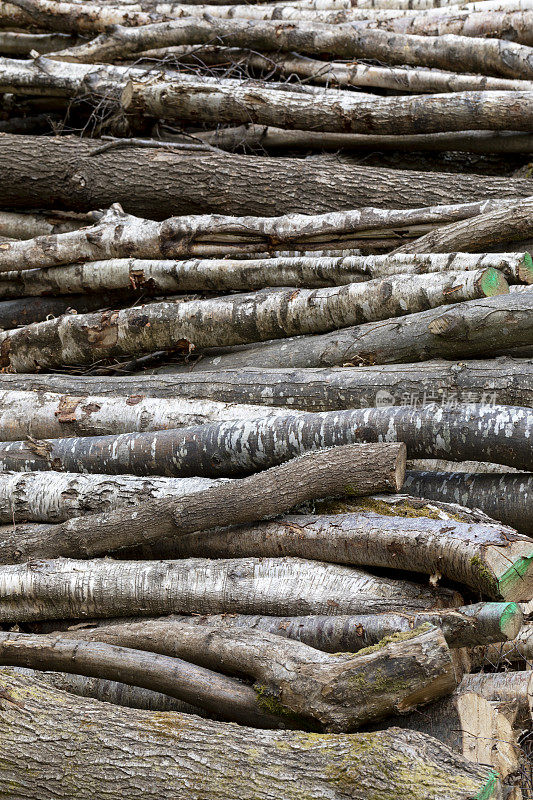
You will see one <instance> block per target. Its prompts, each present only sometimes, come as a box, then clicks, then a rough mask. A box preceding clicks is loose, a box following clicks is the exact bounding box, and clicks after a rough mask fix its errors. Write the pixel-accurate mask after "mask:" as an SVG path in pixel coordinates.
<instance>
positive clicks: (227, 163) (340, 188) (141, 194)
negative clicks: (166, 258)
mask: <svg viewBox="0 0 533 800" xmlns="http://www.w3.org/2000/svg"><path fill="white" fill-rule="evenodd" d="M513 46H514V45H513ZM99 149H101V145H100V143H99V142H97V141H94V140H91V139H88V138H86V139H80V138H78V137H69V136H61V137H43V136H38V137H31V136H10V135H8V134H6V135H4V136H2V137H0V182H1V184H2V203H3V205H4V206H6V207H8V208H14V209H16V208H24V209H31V208H35V207H36V206H38V207H40V208H58V207H63V208H69V209H73V210H77V211H90V210H92V209H94V208H106V207H108V206H110V205H111V204H112V203H115V202H118V203H121V205H122V206H123V207H124V208H125V209H126V211H128V212H131V213H136V214H140V215H143V214H144V215H146V216H148V217H150V216H154V217H156V218H159V219H162V218H163V219H164V218H165V217H169V216H171V215H173V214H195V213H200V214H205V213H223V214H236V215H252V214H255V215H257V216H276V215H280V214H288V213H292V212H300V213H304V214H317V213H322V212H331V211H334V210H345V209H353V208H360V207H361V206H371V205H374V206H379V207H387V205H390V204H392V203H393V204H394V207H395V208H417V207H420V205H421V204H423V205H437V204H439V203H451V202H453V203H462V202H470V201H476V202H477V201H479V200H482V199H488V198H497V199H501V198H505V197H513V198H516V197H524V196H528V195H531V194H532V192H533V180H532V179H529V178H510V177H508V176H506V177H504V178H495V177H484V176H479V175H450V174H446V173H434V174H432V173H428V172H416V171H414V170H405V171H402V170H393V169H376V168H372V167H361V166H349V165H345V164H339V163H338V162H333V163H332V162H324V161H321V162H318V161H306V160H302V159H297V158H296V159H291V158H277V159H275V161H273V160H272V159H270V158H258V157H253V156H238V155H231V156H230V155H227V154H225V153H214V152H213V153H211V152H210V153H194V152H191V153H183V152H178V153H177V152H169V151H164V150H158V151H156V152H155V153H154V151H153V150H147V149H143V148H142V147H133V146H132V147H129V148H126V149H118V150H116V149H113V150H107V151H105V152H103V153H101V154H98V155H94V156H92V157H91V153H94V151H95V150H99ZM217 187H218V188H217ZM287 187H289V189H287ZM215 188H216V191H215Z"/></svg>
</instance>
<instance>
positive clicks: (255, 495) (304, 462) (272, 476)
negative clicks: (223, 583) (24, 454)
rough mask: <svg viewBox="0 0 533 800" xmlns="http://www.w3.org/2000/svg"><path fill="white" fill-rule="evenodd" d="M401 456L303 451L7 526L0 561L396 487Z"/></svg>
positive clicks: (399, 452) (95, 548)
mask: <svg viewBox="0 0 533 800" xmlns="http://www.w3.org/2000/svg"><path fill="white" fill-rule="evenodd" d="M405 460H406V457H405V445H404V444H403V443H399V444H379V445H358V446H355V447H354V446H352V447H347V448H331V449H328V450H322V451H319V452H318V453H307V454H306V455H305V456H302V457H301V458H298V459H292V460H291V461H290V463H288V464H281V465H280V466H277V467H274V468H273V469H272V470H266V471H263V472H260V473H256V474H254V475H250V476H249V477H247V478H243V479H242V480H238V481H220V482H217V483H216V484H215V485H211V486H209V487H208V488H206V489H203V490H200V491H198V492H196V493H195V494H190V495H186V496H184V497H181V498H180V497H172V496H170V497H167V496H166V495H165V496H164V497H163V498H162V499H156V500H151V501H145V502H144V503H142V505H140V506H139V505H135V506H134V507H132V508H120V507H119V508H118V509H116V510H115V511H110V512H103V513H99V514H91V515H89V516H87V517H79V518H74V519H71V520H69V521H67V522H64V523H62V524H59V525H48V526H45V525H37V526H36V525H29V526H26V527H24V526H22V527H19V528H16V529H13V527H12V528H11V529H7V530H5V531H4V532H3V533H4V535H3V537H2V545H1V547H2V556H3V559H4V563H10V562H12V561H13V560H15V561H18V560H22V559H24V558H25V559H32V558H36V557H37V558H39V557H50V556H51V557H56V556H59V555H69V556H76V557H78V556H84V557H89V556H94V555H98V554H101V553H107V552H109V551H111V550H113V551H114V550H120V549H123V548H126V547H134V546H138V545H140V544H143V545H150V544H153V543H154V542H157V541H159V540H160V539H164V538H167V537H169V536H174V535H184V534H186V533H191V532H192V531H195V530H201V529H202V528H210V527H217V526H219V525H235V524H238V523H239V522H241V523H244V522H251V521H253V520H256V519H258V518H261V517H263V516H271V515H273V514H279V513H283V511H288V510H290V509H291V508H294V506H295V505H297V504H298V503H302V502H309V501H311V500H314V499H316V498H317V497H318V496H320V497H322V496H330V495H336V496H338V495H340V494H344V493H348V494H351V495H354V494H355V495H358V494H361V493H363V494H364V493H371V492H373V491H376V490H377V491H383V490H385V491H390V490H391V489H392V490H393V491H397V490H398V489H399V488H400V487H401V485H402V482H403V476H404V473H405ZM156 520H157V522H156Z"/></svg>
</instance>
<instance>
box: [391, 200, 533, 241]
mask: <svg viewBox="0 0 533 800" xmlns="http://www.w3.org/2000/svg"><path fill="white" fill-rule="evenodd" d="M532 219H533V197H529V198H527V199H525V200H522V201H520V202H519V203H516V204H511V205H509V206H507V208H504V209H496V210H494V211H489V212H488V213H487V214H480V215H479V216H477V217H476V220H475V223H474V224H473V225H472V224H469V225H468V226H466V225H465V224H464V223H462V222H454V223H452V224H451V225H446V226H444V227H443V228H441V229H440V230H438V231H431V232H430V233H427V234H426V235H425V236H421V237H420V239H417V240H416V241H414V242H409V244H406V245H403V246H402V247H399V248H398V249H397V251H396V252H400V253H426V252H434V253H453V252H454V251H455V250H467V251H468V250H483V248H484V247H485V246H486V245H489V246H490V245H494V244H496V243H497V242H512V241H519V240H520V239H524V238H527V237H528V236H531V235H532V234H533V221H532Z"/></svg>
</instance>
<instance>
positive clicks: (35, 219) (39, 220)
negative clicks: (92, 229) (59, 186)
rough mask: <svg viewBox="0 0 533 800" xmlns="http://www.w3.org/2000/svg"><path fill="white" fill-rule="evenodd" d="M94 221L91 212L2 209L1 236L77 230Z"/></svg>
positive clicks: (22, 237) (43, 234)
mask: <svg viewBox="0 0 533 800" xmlns="http://www.w3.org/2000/svg"><path fill="white" fill-rule="evenodd" d="M92 222H93V219H92V217H91V215H90V214H68V213H62V212H59V211H55V212H51V213H50V214H25V213H18V212H15V211H0V236H8V237H9V238H13V239H32V238H33V237H34V236H49V235H50V234H54V233H67V232H68V231H75V230H77V229H78V228H81V227H83V226H85V225H90V224H91V223H92Z"/></svg>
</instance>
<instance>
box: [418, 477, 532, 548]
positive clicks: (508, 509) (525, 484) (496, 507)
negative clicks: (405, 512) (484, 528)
mask: <svg viewBox="0 0 533 800" xmlns="http://www.w3.org/2000/svg"><path fill="white" fill-rule="evenodd" d="M404 488H405V489H406V490H409V492H411V493H412V494H414V495H417V496H418V497H428V498H429V499H434V500H444V501H448V502H450V503H459V504H460V505H462V506H468V507H471V508H472V507H473V508H480V509H481V510H482V511H484V512H485V513H486V514H488V515H489V516H490V517H493V518H494V519H497V520H500V522H503V523H504V524H505V525H510V526H511V527H512V528H516V530H517V531H519V532H520V533H523V534H526V535H528V536H531V535H532V534H533V517H532V514H531V509H532V508H533V475H532V474H531V473H521V474H518V475H513V474H512V473H511V474H509V473H504V474H498V473H489V474H475V473H474V474H472V473H468V472H461V473H453V472H414V471H410V472H407V474H406V480H405V484H404Z"/></svg>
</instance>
